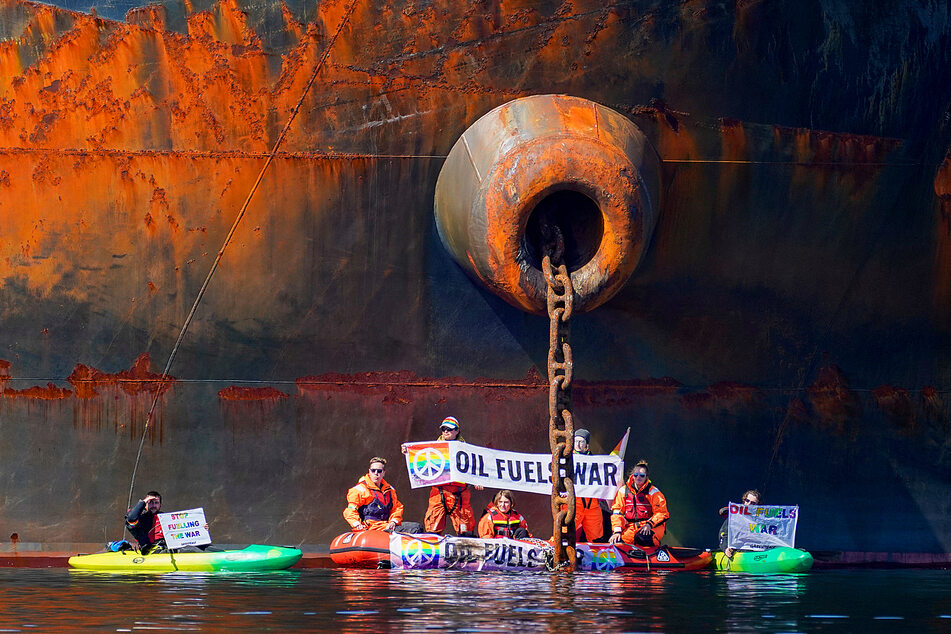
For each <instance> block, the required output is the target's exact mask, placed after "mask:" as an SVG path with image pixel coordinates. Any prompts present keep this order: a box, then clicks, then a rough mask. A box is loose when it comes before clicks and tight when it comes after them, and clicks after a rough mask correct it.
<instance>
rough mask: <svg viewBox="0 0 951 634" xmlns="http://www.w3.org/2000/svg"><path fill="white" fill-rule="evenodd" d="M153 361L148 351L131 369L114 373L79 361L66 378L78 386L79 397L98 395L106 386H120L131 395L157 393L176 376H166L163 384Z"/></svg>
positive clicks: (163, 390) (140, 356) (168, 386)
mask: <svg viewBox="0 0 951 634" xmlns="http://www.w3.org/2000/svg"><path fill="white" fill-rule="evenodd" d="M151 363H152V361H151V357H150V356H149V353H147V352H144V353H142V354H140V355H139V356H138V358H136V360H135V363H133V364H132V367H131V368H130V369H128V370H122V371H121V372H116V373H114V374H109V373H106V372H102V371H100V370H97V369H95V368H90V367H88V366H85V365H83V364H81V363H77V364H76V367H75V368H74V369H73V372H72V374H70V375H69V376H68V377H66V380H67V381H69V383H70V384H72V386H73V387H75V388H76V396H77V397H79V398H93V397H95V396H98V395H99V389H101V388H104V387H119V388H121V389H122V391H123V392H125V393H126V394H130V395H135V394H140V393H142V392H151V393H155V392H156V391H157V390H159V389H160V388H161V391H162V392H163V393H164V392H166V391H167V390H168V389H169V388H170V387H171V385H172V384H173V383H174V382H175V377H172V376H169V377H166V379H165V383H164V384H162V382H161V379H162V375H161V374H155V373H154V372H151V371H150V367H151ZM97 388H98V389H97Z"/></svg>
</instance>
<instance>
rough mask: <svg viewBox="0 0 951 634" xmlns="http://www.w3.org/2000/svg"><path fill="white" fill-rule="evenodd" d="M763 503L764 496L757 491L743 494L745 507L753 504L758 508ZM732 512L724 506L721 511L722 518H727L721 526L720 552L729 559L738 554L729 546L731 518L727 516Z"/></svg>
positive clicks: (752, 490)
mask: <svg viewBox="0 0 951 634" xmlns="http://www.w3.org/2000/svg"><path fill="white" fill-rule="evenodd" d="M762 503H763V494H762V493H760V492H759V491H757V490H756V489H750V490H749V491H747V492H746V493H744V494H743V506H749V505H750V504H753V505H754V506H758V505H760V504H762ZM729 511H730V507H729V506H724V507H723V508H721V509H720V517H723V518H726V519H724V520H723V524H721V525H720V550H722V551H723V554H724V555H726V556H727V557H729V558H731V559H732V558H733V553H735V552H736V549H735V548H730V547H729V546H727V526H728V525H729V522H730V518H729V517H727V514H728V513H729Z"/></svg>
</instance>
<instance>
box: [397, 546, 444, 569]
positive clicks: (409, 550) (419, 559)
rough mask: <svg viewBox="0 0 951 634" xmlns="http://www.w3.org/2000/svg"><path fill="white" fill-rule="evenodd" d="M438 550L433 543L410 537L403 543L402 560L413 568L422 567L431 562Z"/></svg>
mask: <svg viewBox="0 0 951 634" xmlns="http://www.w3.org/2000/svg"><path fill="white" fill-rule="evenodd" d="M438 552H439V551H438V550H437V547H436V545H435V544H430V543H429V542H424V541H422V540H419V539H412V540H410V541H409V543H405V542H404V544H403V561H404V562H405V563H407V564H409V565H410V566H411V567H413V568H422V567H424V566H428V565H429V564H431V563H432V562H433V560H434V559H436V555H437V553H438Z"/></svg>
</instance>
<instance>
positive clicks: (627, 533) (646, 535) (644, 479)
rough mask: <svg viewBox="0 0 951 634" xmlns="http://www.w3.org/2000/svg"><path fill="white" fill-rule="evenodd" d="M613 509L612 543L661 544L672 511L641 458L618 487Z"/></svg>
mask: <svg viewBox="0 0 951 634" xmlns="http://www.w3.org/2000/svg"><path fill="white" fill-rule="evenodd" d="M611 512H612V514H611V527H612V529H613V532H612V534H611V539H610V542H611V543H612V544H616V543H618V541H623V542H624V543H625V544H635V545H637V546H654V547H656V546H660V541H661V539H663V537H664V533H665V532H666V524H667V520H668V519H669V518H670V513H668V512H667V499H666V498H665V497H664V494H663V493H661V492H660V489H658V488H657V487H655V486H654V484H653V483H652V482H651V481H650V477H649V476H648V468H647V462H646V461H644V460H641V461H640V462H638V463H637V464H636V465H635V466H634V468H633V469H632V470H631V475H630V476H629V477H628V479H627V483H626V484H622V485H621V486H620V487H619V488H618V491H617V494H616V495H615V496H614V504H613V505H612V506H611Z"/></svg>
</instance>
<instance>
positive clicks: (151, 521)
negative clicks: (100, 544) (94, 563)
mask: <svg viewBox="0 0 951 634" xmlns="http://www.w3.org/2000/svg"><path fill="white" fill-rule="evenodd" d="M161 511H162V495H161V494H160V493H159V492H158V491H149V492H148V493H146V494H145V497H144V498H142V499H141V500H139V502H138V504H136V505H135V506H133V507H132V509H131V510H130V511H129V512H128V513H126V516H125V525H126V528H127V529H129V532H130V533H132V536H133V537H135V541H137V542H139V550H140V551H141V552H142V554H143V555H148V554H149V553H152V552H164V551H166V550H167V549H168V547H167V546H166V544H165V533H164V531H163V530H162V523H161V522H160V521H159V517H158V515H159V513H160V512H161ZM205 530H206V531H207V530H208V524H205ZM113 544H114V545H115V546H113ZM109 548H110V549H113V550H124V548H123V546H122V542H111V543H110V544H109ZM170 552H173V553H182V552H189V553H199V552H221V549H220V548H216V547H215V546H212V545H211V544H202V545H201V546H185V547H183V548H175V549H173V550H172V551H170Z"/></svg>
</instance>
